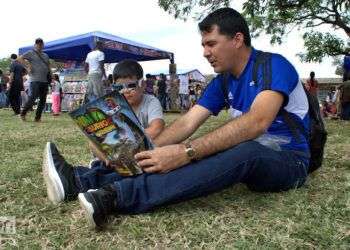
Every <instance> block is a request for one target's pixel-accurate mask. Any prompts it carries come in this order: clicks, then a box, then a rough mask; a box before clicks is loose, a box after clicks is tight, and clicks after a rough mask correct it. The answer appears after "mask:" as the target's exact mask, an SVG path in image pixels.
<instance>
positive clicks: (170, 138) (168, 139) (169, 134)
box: [154, 116, 195, 146]
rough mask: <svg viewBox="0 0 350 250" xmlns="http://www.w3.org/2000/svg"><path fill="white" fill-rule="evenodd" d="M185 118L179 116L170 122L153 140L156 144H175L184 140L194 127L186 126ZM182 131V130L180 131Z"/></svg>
mask: <svg viewBox="0 0 350 250" xmlns="http://www.w3.org/2000/svg"><path fill="white" fill-rule="evenodd" d="M186 125H188V124H186V119H184V116H183V117H180V118H179V119H177V120H175V121H174V122H173V123H171V124H170V125H169V126H168V127H167V128H166V129H165V130H163V132H162V133H161V134H160V135H159V136H158V137H157V138H156V139H155V140H154V143H155V144H156V145H157V146H165V145H170V144H176V143H179V142H182V141H184V140H185V139H187V138H188V137H189V136H191V135H192V133H193V132H194V130H195V129H191V128H190V127H187V126H186ZM180 131H184V132H180Z"/></svg>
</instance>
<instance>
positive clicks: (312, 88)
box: [305, 71, 318, 97]
mask: <svg viewBox="0 0 350 250" xmlns="http://www.w3.org/2000/svg"><path fill="white" fill-rule="evenodd" d="M305 87H306V89H307V90H308V91H309V93H310V94H312V95H314V96H316V97H317V92H318V81H317V80H316V79H315V72H313V71H311V72H310V78H309V79H307V81H306V84H305Z"/></svg>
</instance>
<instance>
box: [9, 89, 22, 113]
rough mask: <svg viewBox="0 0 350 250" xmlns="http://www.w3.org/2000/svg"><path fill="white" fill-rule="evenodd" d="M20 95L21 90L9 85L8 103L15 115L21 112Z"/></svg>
mask: <svg viewBox="0 0 350 250" xmlns="http://www.w3.org/2000/svg"><path fill="white" fill-rule="evenodd" d="M20 97H21V91H20V90H19V89H16V88H15V87H11V88H10V91H9V99H10V105H11V108H12V110H13V112H14V113H15V114H16V115H18V114H19V113H20V112H21V109H20V105H21V102H20Z"/></svg>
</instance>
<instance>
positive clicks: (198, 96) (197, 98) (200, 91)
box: [195, 84, 202, 102]
mask: <svg viewBox="0 0 350 250" xmlns="http://www.w3.org/2000/svg"><path fill="white" fill-rule="evenodd" d="M195 91H196V102H197V101H198V100H199V98H200V97H201V95H202V86H201V85H200V84H197V85H196V89H195Z"/></svg>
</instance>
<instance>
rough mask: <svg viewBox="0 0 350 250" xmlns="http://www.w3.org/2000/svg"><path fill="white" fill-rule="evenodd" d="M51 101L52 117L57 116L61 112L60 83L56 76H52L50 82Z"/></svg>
mask: <svg viewBox="0 0 350 250" xmlns="http://www.w3.org/2000/svg"><path fill="white" fill-rule="evenodd" d="M51 89H52V92H51V100H52V112H53V113H52V115H53V116H58V115H60V112H61V95H62V87H61V83H60V78H59V77H58V75H57V74H54V75H53V79H52V82H51Z"/></svg>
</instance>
